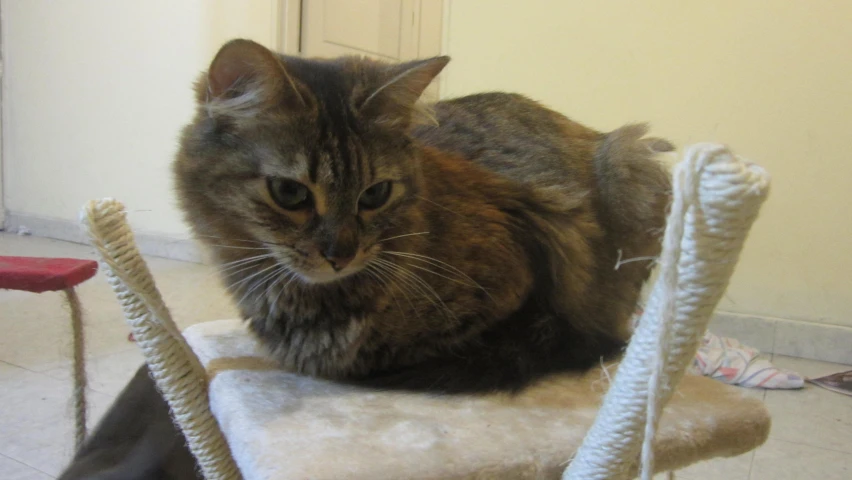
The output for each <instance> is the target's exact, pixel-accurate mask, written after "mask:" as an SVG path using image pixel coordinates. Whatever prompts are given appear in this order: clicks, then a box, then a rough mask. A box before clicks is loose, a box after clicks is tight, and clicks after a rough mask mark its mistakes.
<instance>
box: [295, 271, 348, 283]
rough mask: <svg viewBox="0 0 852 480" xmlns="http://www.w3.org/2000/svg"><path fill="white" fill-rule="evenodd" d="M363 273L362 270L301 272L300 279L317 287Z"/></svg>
mask: <svg viewBox="0 0 852 480" xmlns="http://www.w3.org/2000/svg"><path fill="white" fill-rule="evenodd" d="M359 271H361V268H360V267H358V268H345V269H343V270H341V271H339V272H299V273H298V275H299V278H300V279H301V280H302V281H303V282H305V283H310V284H315V285H322V284H325V283H334V282H337V281H340V280H343V279H344V278H346V277H349V276H352V275H354V274H356V273H358V272H359Z"/></svg>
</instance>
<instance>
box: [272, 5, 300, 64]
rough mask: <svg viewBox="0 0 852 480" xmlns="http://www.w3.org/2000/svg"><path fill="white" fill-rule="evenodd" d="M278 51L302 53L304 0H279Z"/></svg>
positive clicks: (290, 53)
mask: <svg viewBox="0 0 852 480" xmlns="http://www.w3.org/2000/svg"><path fill="white" fill-rule="evenodd" d="M277 17H278V29H277V30H278V38H277V42H276V43H277V45H276V46H277V47H278V51H280V52H281V53H283V54H285V55H298V54H299V53H301V43H302V0H278V15H277Z"/></svg>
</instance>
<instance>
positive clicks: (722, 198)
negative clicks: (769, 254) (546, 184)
mask: <svg viewBox="0 0 852 480" xmlns="http://www.w3.org/2000/svg"><path fill="white" fill-rule="evenodd" d="M673 186H674V200H673V203H672V208H671V212H670V214H669V218H668V223H667V226H666V234H665V237H664V240H663V252H662V254H661V256H660V268H661V272H660V277H659V278H658V280H657V282H656V284H655V285H654V288H653V290H652V292H651V295H650V298H649V300H648V303H647V305H646V307H645V311H644V313H643V314H642V318H641V320H640V321H639V325H638V326H637V328H636V331H635V332H634V334H633V337H632V339H631V341H630V344H629V345H628V347H627V352H626V354H625V356H624V359H623V360H622V362H621V365H620V366H619V368H618V371H617V372H616V375H615V379H614V382H613V384H612V386H611V387H610V390H609V392H608V393H607V395H606V397H605V398H604V402H603V405H602V407H601V409H600V411H599V412H598V415H597V418H596V419H595V422H594V424H593V425H592V428H591V429H590V430H589V432H588V433H587V434H586V437H585V439H584V440H583V444H582V445H581V446H580V448H579V450H578V451H577V453H576V455H575V457H574V458H573V460H572V461H571V463H570V464H569V465H568V468H567V469H566V470H565V473H564V474H563V479H566V480H620V479H624V478H628V477H630V476H632V475H635V473H636V470H637V464H636V462H637V460H640V461H641V463H640V465H639V467H640V469H641V476H642V479H643V480H650V479H651V478H652V475H653V472H654V452H653V440H654V434H655V433H656V428H657V424H658V422H659V417H660V413H661V412H662V409H663V406H664V405H665V404H666V402H668V400H669V398H670V397H671V395H672V392H673V391H674V388H675V386H676V385H677V384H678V382H679V381H680V379H681V377H682V376H683V374H684V372H685V370H686V367H687V365H688V363H689V361H690V360H691V358H692V357H693V356H694V355H695V351H696V349H697V348H698V343H699V341H700V338H701V336H702V334H703V333H704V330H705V329H706V327H707V323H708V322H709V320H710V316H711V314H712V312H713V309H714V308H715V307H716V304H717V303H718V302H719V299H720V298H721V296H722V294H723V293H724V291H725V288H726V287H727V285H728V281H729V279H730V277H731V274H732V273H733V269H734V266H735V264H736V262H737V259H738V258H739V253H740V251H741V250H742V246H743V243H744V242H745V239H746V236H747V235H748V231H749V229H750V228H751V225H752V223H753V222H754V220H755V218H756V217H757V213H758V211H759V209H760V206H761V204H762V203H763V201H764V200H765V198H766V196H767V194H768V191H769V177H768V175H767V174H766V172H765V171H764V170H763V169H761V168H760V167H758V166H756V165H752V164H748V163H746V162H744V161H742V160H741V159H739V158H737V157H735V156H734V155H733V154H731V152H730V151H729V150H727V149H726V148H725V147H723V146H720V145H714V144H700V145H695V146H693V147H691V148H690V149H688V151H687V153H686V155H685V158H684V161H683V162H681V163H680V164H679V165H678V166H677V167H676V169H675V175H674V185H673ZM640 452H641V455H640Z"/></svg>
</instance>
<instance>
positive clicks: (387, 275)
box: [367, 263, 420, 318]
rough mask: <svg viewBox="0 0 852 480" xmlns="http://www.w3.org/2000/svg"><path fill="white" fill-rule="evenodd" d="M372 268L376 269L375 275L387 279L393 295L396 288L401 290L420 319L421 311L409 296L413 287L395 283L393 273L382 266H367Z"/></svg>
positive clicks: (400, 282) (373, 264)
mask: <svg viewBox="0 0 852 480" xmlns="http://www.w3.org/2000/svg"><path fill="white" fill-rule="evenodd" d="M370 267H373V268H375V270H374V271H375V273H376V274H377V275H379V276H380V277H381V278H383V279H385V281H386V282H387V283H386V285H387V286H388V289H389V290H390V292H391V295H393V289H394V288H398V289H399V291H400V293H402V295H403V296H404V297H405V300H406V301H407V302H408V304H409V305H410V306H411V310H412V311H414V314H415V315H417V318H420V310H418V309H417V307H416V306H414V302H412V301H411V297H409V296H408V293H409V291H410V289H411V287H409V286H407V285H406V284H405V283H403V282H402V281H398V282H394V279H393V278H392V274H393V271H392V270H391V269H389V268H388V267H386V266H384V265H382V264H379V263H370V264H369V265H367V268H368V269H369V268H370ZM411 293H412V295H414V292H413V291H412V292H411Z"/></svg>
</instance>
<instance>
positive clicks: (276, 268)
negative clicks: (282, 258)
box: [237, 263, 288, 305]
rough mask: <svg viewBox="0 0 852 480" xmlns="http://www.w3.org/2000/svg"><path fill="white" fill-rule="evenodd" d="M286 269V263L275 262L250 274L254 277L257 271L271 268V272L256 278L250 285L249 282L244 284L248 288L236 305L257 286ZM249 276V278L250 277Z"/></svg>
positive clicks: (240, 303)
mask: <svg viewBox="0 0 852 480" xmlns="http://www.w3.org/2000/svg"><path fill="white" fill-rule="evenodd" d="M286 269H288V267H287V266H286V265H281V264H278V263H275V264H273V265H272V266H270V267H267V268H264V269H263V270H261V271H260V272H257V273H254V274H252V275H251V277H254V276H256V275H258V274H259V273H263V272H266V271H269V270H272V271H271V272H269V273H267V274H266V275H264V276H262V277H261V278H260V279H259V280H256V281H255V282H254V284H253V285H251V283H247V284H246V285H245V286H246V287H248V289H247V290H246V291H245V292H244V293H243V294H242V296H241V297H240V299H239V301H237V305H242V303H243V302H244V301H245V300H246V299H247V298H248V297H249V296H250V295H251V293H252V292H254V291H255V290H257V289H258V287H261V286H263V285H264V284H266V282H268V281H269V280H270V279H271V278H273V277H274V276H275V275H276V274H280V273H281V272H283V271H284V270H286ZM251 277H249V278H251Z"/></svg>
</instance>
